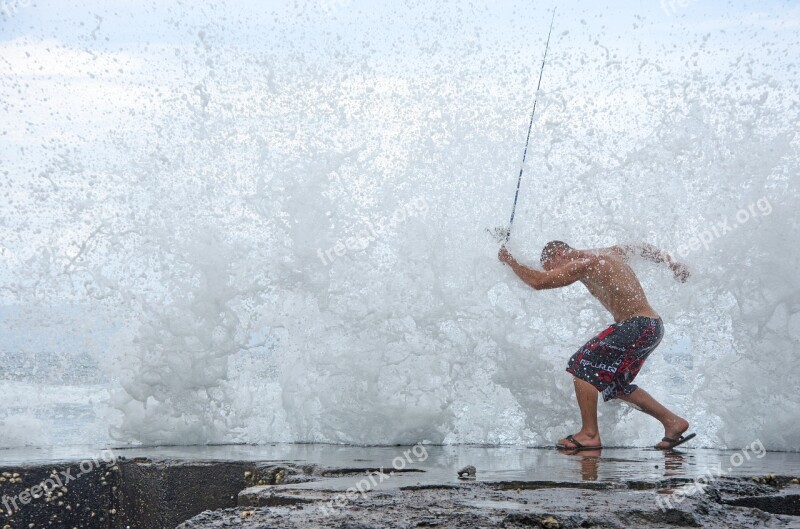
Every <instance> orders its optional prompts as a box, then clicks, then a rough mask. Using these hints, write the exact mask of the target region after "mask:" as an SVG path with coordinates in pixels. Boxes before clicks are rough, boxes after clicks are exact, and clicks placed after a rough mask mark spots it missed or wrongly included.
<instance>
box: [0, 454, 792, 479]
mask: <svg viewBox="0 0 800 529" xmlns="http://www.w3.org/2000/svg"><path fill="white" fill-rule="evenodd" d="M421 448H422V447H417V449H416V451H415V452H411V449H412V447H410V446H380V447H374V446H371V447H361V446H341V445H324V444H272V445H263V446H250V445H224V446H180V447H153V448H134V449H115V453H116V455H117V456H118V457H125V458H127V459H133V458H137V457H146V458H150V459H176V460H183V461H193V460H216V461H254V462H264V461H284V462H293V463H307V464H312V463H313V464H317V465H321V466H325V467H338V468H381V467H383V468H384V469H385V470H386V471H390V470H393V469H396V470H399V468H397V467H398V464H399V463H398V462H399V461H401V460H402V461H404V463H403V467H404V469H406V470H407V469H412V468H413V469H418V470H422V471H424V472H414V473H409V474H408V475H406V476H404V479H409V480H413V481H414V482H415V483H426V482H430V483H433V482H435V483H446V482H449V481H457V477H456V472H457V471H458V470H459V469H461V468H462V467H464V466H467V465H474V466H475V467H476V469H477V480H478V481H498V480H506V481H507V480H525V481H539V480H544V481H601V482H623V481H630V480H634V481H635V480H646V481H654V480H659V479H668V478H689V479H695V478H698V477H701V476H708V475H712V476H719V475H725V476H753V475H763V474H767V473H778V474H784V475H800V453H797V452H764V451H757V450H752V449H748V450H709V449H691V448H685V449H677V450H674V451H666V452H665V451H660V450H654V449H644V448H603V449H602V450H584V451H580V452H579V451H574V450H573V451H570V450H561V451H559V450H554V449H546V448H526V447H517V446H491V447H486V446H465V445H460V446H431V445H427V446H424V451H423V450H422V449H421ZM97 452H99V450H92V449H89V448H75V447H73V448H48V449H32V448H26V449H8V450H0V463H3V464H17V465H25V464H37V463H43V462H50V461H53V462H55V461H79V460H82V459H87V458H91V457H92V456H94V455H96V454H97ZM423 452H424V454H423ZM416 454H420V455H419V457H418V456H417V455H416ZM393 462H394V463H393Z"/></svg>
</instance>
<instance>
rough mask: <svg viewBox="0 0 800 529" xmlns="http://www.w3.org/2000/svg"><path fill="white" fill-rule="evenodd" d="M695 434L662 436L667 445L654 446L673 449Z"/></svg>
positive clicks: (692, 437) (659, 448)
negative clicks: (674, 437)
mask: <svg viewBox="0 0 800 529" xmlns="http://www.w3.org/2000/svg"><path fill="white" fill-rule="evenodd" d="M696 435H697V434H693V433H690V434H689V435H687V436H686V437H684V436H683V435H681V436H680V437H678V438H677V439H672V438H671V437H664V438H663V439H661V441H662V442H664V443H669V446H665V447H663V448H662V447H660V446H657V447H656V448H657V449H658V450H672V449H673V448H675V447H676V446H680V445H682V444H683V443H685V442H686V441H689V440H690V439H694V438H695V436H696ZM567 440H569V438H567Z"/></svg>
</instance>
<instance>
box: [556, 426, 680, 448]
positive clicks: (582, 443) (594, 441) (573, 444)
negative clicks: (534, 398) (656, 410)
mask: <svg viewBox="0 0 800 529" xmlns="http://www.w3.org/2000/svg"><path fill="white" fill-rule="evenodd" d="M687 428H688V426H687ZM558 446H559V447H560V448H566V449H568V450H574V449H576V448H577V449H586V448H601V447H602V443H601V442H600V434H599V433H598V434H595V435H594V436H591V435H589V434H585V433H583V432H578V433H576V434H573V435H568V436H566V437H565V438H564V439H559V440H558Z"/></svg>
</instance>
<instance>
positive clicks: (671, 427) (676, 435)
mask: <svg viewBox="0 0 800 529" xmlns="http://www.w3.org/2000/svg"><path fill="white" fill-rule="evenodd" d="M688 429H689V421H687V420H686V419H684V418H683V417H677V416H676V418H675V419H674V420H672V421H671V422H669V423H664V437H667V438H669V439H680V437H681V435H683V432H685V431H686V430H688ZM673 445H674V443H670V442H669V441H661V442H660V443H658V444H657V445H656V448H660V449H662V450H666V449H668V448H672V446H673Z"/></svg>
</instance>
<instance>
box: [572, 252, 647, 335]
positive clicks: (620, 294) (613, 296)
mask: <svg viewBox="0 0 800 529" xmlns="http://www.w3.org/2000/svg"><path fill="white" fill-rule="evenodd" d="M587 253H594V254H596V255H597V257H598V260H597V262H596V264H593V265H592V266H591V268H590V269H589V272H588V273H587V274H586V276H584V278H583V279H581V282H582V283H583V284H584V285H586V288H587V289H588V290H589V293H591V294H592V295H593V296H594V297H595V298H597V299H598V300H599V301H600V303H602V304H603V306H604V307H605V308H606V309H608V311H609V312H611V314H612V316H613V317H614V321H618V322H619V321H623V320H627V319H629V318H632V317H634V316H647V317H649V318H658V317H659V316H658V314H657V313H656V312H655V311H654V310H653V308H652V307H651V306H650V303H648V301H647V296H645V293H644V290H643V289H642V285H641V284H640V283H639V279H638V278H637V277H636V274H635V273H634V272H633V270H632V269H631V267H630V266H628V264H627V263H626V262H625V257H624V254H623V252H622V251H621V250H620V249H619V248H617V247H613V248H602V249H599V250H593V251H588V252H587Z"/></svg>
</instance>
